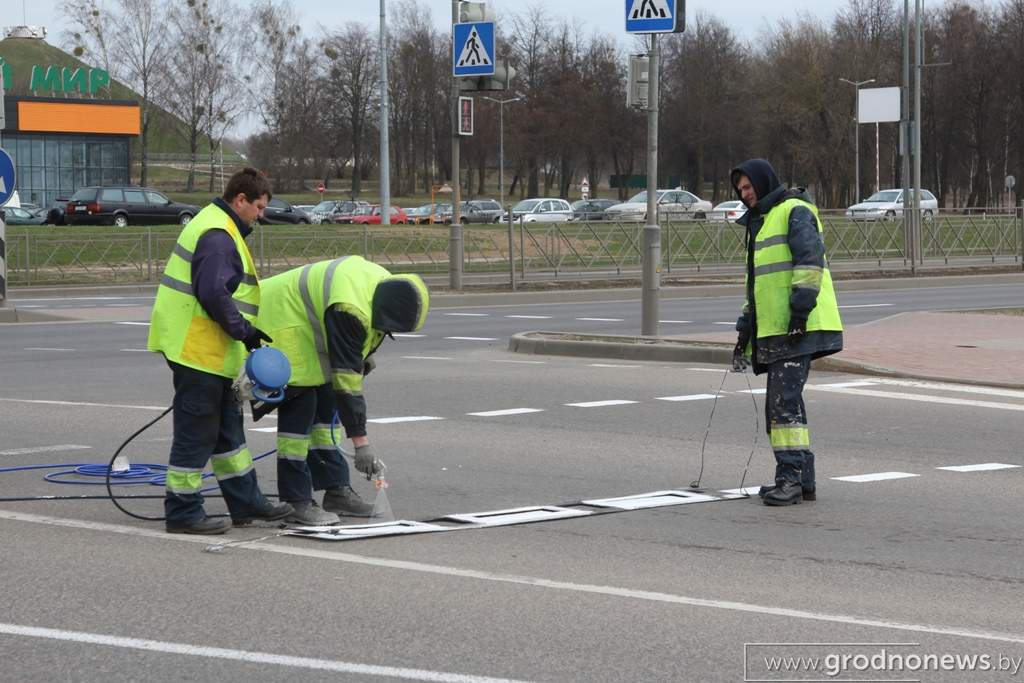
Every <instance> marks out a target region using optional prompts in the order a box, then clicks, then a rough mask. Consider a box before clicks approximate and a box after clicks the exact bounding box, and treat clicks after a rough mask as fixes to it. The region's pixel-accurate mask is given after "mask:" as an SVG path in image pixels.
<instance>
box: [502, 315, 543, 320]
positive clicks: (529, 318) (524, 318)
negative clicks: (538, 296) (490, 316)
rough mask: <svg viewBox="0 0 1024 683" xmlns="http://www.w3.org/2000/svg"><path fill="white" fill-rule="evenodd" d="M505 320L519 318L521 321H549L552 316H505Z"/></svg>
mask: <svg viewBox="0 0 1024 683" xmlns="http://www.w3.org/2000/svg"><path fill="white" fill-rule="evenodd" d="M505 317H506V318H520V319H522V320H551V319H552V318H554V317H555V316H553V315H506V316H505Z"/></svg>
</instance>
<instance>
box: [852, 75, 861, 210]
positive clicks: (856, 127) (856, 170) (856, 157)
mask: <svg viewBox="0 0 1024 683" xmlns="http://www.w3.org/2000/svg"><path fill="white" fill-rule="evenodd" d="M854 90H856V91H857V96H856V97H855V98H854V100H853V175H854V176H855V177H854V179H853V193H854V197H853V202H854V203H855V204H856V203H858V202H860V85H857V86H856V87H855V88H854Z"/></svg>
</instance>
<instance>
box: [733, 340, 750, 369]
mask: <svg viewBox="0 0 1024 683" xmlns="http://www.w3.org/2000/svg"><path fill="white" fill-rule="evenodd" d="M746 353H747V340H746V339H743V338H742V337H741V338H740V340H739V341H738V342H736V347H735V348H734V349H733V350H732V371H733V372H746V370H747V368H748V367H750V359H748V358H747V356H746Z"/></svg>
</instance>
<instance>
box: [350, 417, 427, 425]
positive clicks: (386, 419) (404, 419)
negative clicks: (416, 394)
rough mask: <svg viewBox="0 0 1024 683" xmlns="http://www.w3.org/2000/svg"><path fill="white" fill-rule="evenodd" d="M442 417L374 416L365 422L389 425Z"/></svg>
mask: <svg viewBox="0 0 1024 683" xmlns="http://www.w3.org/2000/svg"><path fill="white" fill-rule="evenodd" d="M443 419H444V418H443V417H434V416H432V415H414V416H410V417H375V418H372V419H368V420H367V422H372V423H374V424H378V425H391V424H398V423H400V422H428V421H430V420H443Z"/></svg>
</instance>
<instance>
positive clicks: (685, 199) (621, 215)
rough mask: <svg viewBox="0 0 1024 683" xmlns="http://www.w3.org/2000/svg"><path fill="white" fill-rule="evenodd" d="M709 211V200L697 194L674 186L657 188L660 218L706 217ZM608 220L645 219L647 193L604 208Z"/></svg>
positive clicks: (668, 219)
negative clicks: (671, 188) (663, 188)
mask: <svg viewBox="0 0 1024 683" xmlns="http://www.w3.org/2000/svg"><path fill="white" fill-rule="evenodd" d="M709 213H711V202H709V201H705V200H703V199H701V198H700V197H698V196H697V195H695V194H693V193H691V192H687V191H686V190H682V189H679V188H676V189H674V190H658V216H659V217H660V218H661V220H667V221H670V220H678V219H680V218H706V217H707V215H708V214H709ZM605 215H606V216H607V217H608V220H610V221H622V222H628V221H646V220H647V193H646V192H641V193H639V194H636V195H633V196H632V197H630V198H629V201H626V202H623V203H622V204H616V205H615V206H609V207H608V208H607V209H605Z"/></svg>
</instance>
